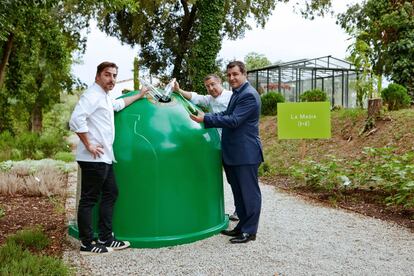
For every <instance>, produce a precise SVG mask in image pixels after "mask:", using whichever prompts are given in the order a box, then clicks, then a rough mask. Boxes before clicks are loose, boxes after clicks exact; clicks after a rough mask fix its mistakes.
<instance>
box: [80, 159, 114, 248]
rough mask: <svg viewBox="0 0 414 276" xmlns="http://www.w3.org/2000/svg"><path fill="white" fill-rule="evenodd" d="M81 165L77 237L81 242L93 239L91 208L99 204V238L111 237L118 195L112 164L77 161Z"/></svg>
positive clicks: (88, 241) (89, 241)
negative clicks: (113, 214)
mask: <svg viewBox="0 0 414 276" xmlns="http://www.w3.org/2000/svg"><path fill="white" fill-rule="evenodd" d="M78 164H79V166H80V167H81V177H82V179H81V195H80V200H79V206H78V229H79V239H80V240H81V241H82V243H83V244H85V245H86V244H90V243H91V242H92V240H93V234H94V233H93V226H92V210H93V208H94V207H95V205H96V204H97V202H98V201H99V199H100V200H101V201H100V204H99V222H98V228H99V239H100V240H103V241H106V240H108V239H110V238H111V237H112V213H113V209H114V204H115V201H116V199H117V197H118V186H117V185H116V181H115V175H114V170H113V166H112V164H106V163H103V162H83V161H78Z"/></svg>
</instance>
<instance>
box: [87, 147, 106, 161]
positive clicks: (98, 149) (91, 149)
mask: <svg viewBox="0 0 414 276" xmlns="http://www.w3.org/2000/svg"><path fill="white" fill-rule="evenodd" d="M86 149H87V150H88V151H89V152H90V153H91V154H92V156H93V158H94V159H96V157H98V158H99V157H101V154H104V151H103V146H101V145H89V146H88V147H87V148H86Z"/></svg>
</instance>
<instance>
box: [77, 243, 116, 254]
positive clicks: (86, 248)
mask: <svg viewBox="0 0 414 276" xmlns="http://www.w3.org/2000/svg"><path fill="white" fill-rule="evenodd" d="M112 251H113V249H112V248H107V247H105V246H102V245H98V244H87V245H84V244H83V243H81V247H80V253H81V254H82V255H95V254H108V253H111V252H112Z"/></svg>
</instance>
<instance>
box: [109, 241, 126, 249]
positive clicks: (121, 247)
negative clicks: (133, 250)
mask: <svg viewBox="0 0 414 276" xmlns="http://www.w3.org/2000/svg"><path fill="white" fill-rule="evenodd" d="M124 243H125V245H123V246H119V247H107V248H108V249H109V248H110V249H113V250H122V249H125V248H128V247H130V246H131V244H130V243H129V242H128V241H124Z"/></svg>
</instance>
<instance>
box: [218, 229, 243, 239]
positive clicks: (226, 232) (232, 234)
mask: <svg viewBox="0 0 414 276" xmlns="http://www.w3.org/2000/svg"><path fill="white" fill-rule="evenodd" d="M220 233H221V234H223V235H226V236H230V237H237V236H239V235H240V234H241V232H240V230H238V229H233V230H223V231H221V232H220Z"/></svg>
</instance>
